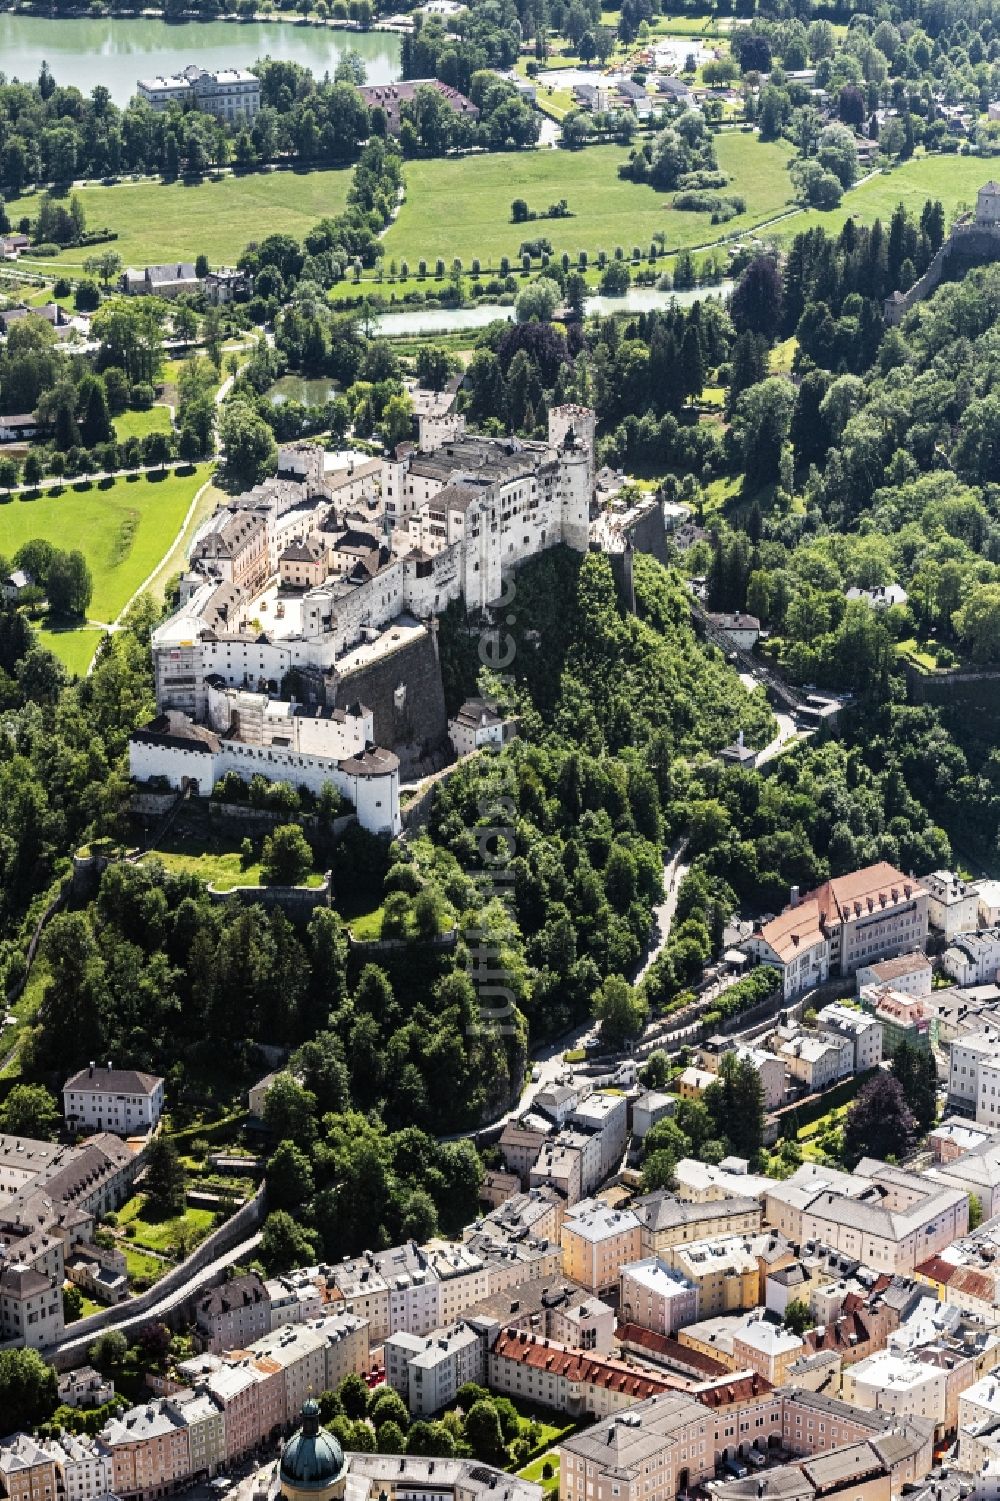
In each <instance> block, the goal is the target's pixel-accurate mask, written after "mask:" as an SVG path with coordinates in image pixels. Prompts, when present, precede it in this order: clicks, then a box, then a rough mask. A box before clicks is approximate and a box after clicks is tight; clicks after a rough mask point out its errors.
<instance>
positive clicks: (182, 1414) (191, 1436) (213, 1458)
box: [163, 1391, 228, 1479]
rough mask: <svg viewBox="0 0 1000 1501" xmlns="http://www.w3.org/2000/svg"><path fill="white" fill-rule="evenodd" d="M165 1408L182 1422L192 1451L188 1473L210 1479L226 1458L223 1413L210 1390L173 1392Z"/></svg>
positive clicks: (224, 1415)
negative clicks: (189, 1471)
mask: <svg viewBox="0 0 1000 1501" xmlns="http://www.w3.org/2000/svg"><path fill="white" fill-rule="evenodd" d="M163 1406H164V1409H165V1410H166V1411H167V1412H169V1413H172V1414H173V1415H174V1416H176V1417H177V1418H178V1420H179V1421H180V1422H182V1423H184V1424H185V1426H186V1427H187V1431H188V1445H189V1447H190V1450H191V1474H192V1476H195V1477H199V1478H200V1477H204V1478H205V1479H211V1478H212V1477H213V1476H214V1475H217V1474H218V1472H219V1470H220V1469H221V1468H222V1466H223V1465H224V1464H225V1463H226V1461H227V1458H228V1456H227V1453H226V1414H225V1412H224V1410H223V1408H222V1407H221V1406H220V1404H219V1402H218V1401H217V1400H216V1398H215V1397H213V1396H212V1394H211V1393H210V1392H197V1391H183V1392H175V1393H173V1394H172V1395H171V1396H169V1397H167V1398H166V1399H165V1401H164V1403H163Z"/></svg>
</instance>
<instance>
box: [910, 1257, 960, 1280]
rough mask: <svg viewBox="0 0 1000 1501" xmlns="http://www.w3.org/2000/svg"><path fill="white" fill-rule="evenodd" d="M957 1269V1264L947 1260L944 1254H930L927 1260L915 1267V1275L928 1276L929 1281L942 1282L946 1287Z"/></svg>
mask: <svg viewBox="0 0 1000 1501" xmlns="http://www.w3.org/2000/svg"><path fill="white" fill-rule="evenodd" d="M957 1271H958V1266H957V1264H956V1263H955V1262H953V1261H945V1259H944V1257H943V1256H928V1258H927V1260H926V1261H922V1262H921V1263H920V1265H919V1266H915V1267H914V1268H913V1273H914V1276H916V1277H926V1278H927V1280H928V1282H940V1283H941V1284H942V1285H943V1286H945V1287H946V1286H947V1285H948V1283H949V1282H950V1281H951V1279H952V1277H954V1275H955V1273H956V1272H957Z"/></svg>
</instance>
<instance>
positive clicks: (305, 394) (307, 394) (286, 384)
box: [267, 375, 337, 407]
mask: <svg viewBox="0 0 1000 1501" xmlns="http://www.w3.org/2000/svg"><path fill="white" fill-rule="evenodd" d="M336 394H337V383H336V381H332V380H327V379H326V377H324V376H320V377H318V378H317V379H314V380H310V379H308V378H307V377H306V376H304V375H283V376H282V377H281V379H280V380H276V381H275V382H274V385H273V386H271V387H270V389H269V390H268V393H267V399H268V401H270V403H271V405H272V406H275V407H280V406H284V404H285V402H286V401H298V402H301V403H302V405H303V406H304V407H322V406H326V403H327V402H328V401H332V400H333V398H334V397H335V396H336Z"/></svg>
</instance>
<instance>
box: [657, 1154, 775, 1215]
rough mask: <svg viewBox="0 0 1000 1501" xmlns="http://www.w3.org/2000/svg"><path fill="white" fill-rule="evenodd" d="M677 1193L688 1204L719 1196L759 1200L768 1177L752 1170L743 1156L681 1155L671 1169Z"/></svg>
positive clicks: (707, 1201) (721, 1197)
mask: <svg viewBox="0 0 1000 1501" xmlns="http://www.w3.org/2000/svg"><path fill="white" fill-rule="evenodd" d="M674 1178H675V1179H676V1182H677V1197H678V1198H679V1199H687V1200H688V1202H689V1203H691V1204H711V1203H714V1202H715V1201H716V1200H718V1199H757V1200H758V1202H760V1201H762V1200H763V1198H764V1195H765V1194H766V1193H767V1187H768V1183H769V1182H770V1179H768V1178H764V1177H761V1176H760V1175H759V1174H757V1173H751V1171H750V1164H749V1162H748V1161H747V1159H746V1158H745V1157H735V1156H734V1157H723V1159H722V1161H721V1162H719V1163H715V1162H699V1161H698V1160H697V1158H695V1157H681V1158H680V1159H679V1161H678V1163H677V1167H676V1169H675V1170H674Z"/></svg>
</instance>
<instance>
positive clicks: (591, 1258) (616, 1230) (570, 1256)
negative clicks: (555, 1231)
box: [562, 1205, 641, 1293]
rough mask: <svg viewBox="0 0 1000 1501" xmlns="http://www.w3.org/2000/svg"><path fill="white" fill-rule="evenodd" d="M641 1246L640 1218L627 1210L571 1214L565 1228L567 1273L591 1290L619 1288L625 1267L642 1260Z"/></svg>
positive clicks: (601, 1207)
mask: <svg viewBox="0 0 1000 1501" xmlns="http://www.w3.org/2000/svg"><path fill="white" fill-rule="evenodd" d="M640 1246H641V1231H640V1224H639V1220H638V1219H637V1218H636V1216H635V1215H634V1214H631V1213H630V1212H629V1211H628V1210H627V1209H608V1208H607V1207H605V1206H604V1205H596V1206H594V1207H593V1208H589V1209H588V1210H587V1212H586V1213H583V1214H578V1213H571V1215H570V1216H569V1217H568V1218H567V1219H565V1220H564V1221H563V1227H562V1266H563V1273H564V1275H565V1276H567V1277H569V1278H571V1279H572V1281H574V1282H578V1283H580V1285H581V1286H582V1287H586V1288H589V1289H590V1291H591V1292H595V1293H602V1292H605V1291H607V1290H609V1289H613V1288H617V1286H618V1278H619V1273H620V1270H621V1267H622V1266H623V1265H624V1264H625V1263H626V1262H629V1261H636V1260H638V1257H639V1253H640Z"/></svg>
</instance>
